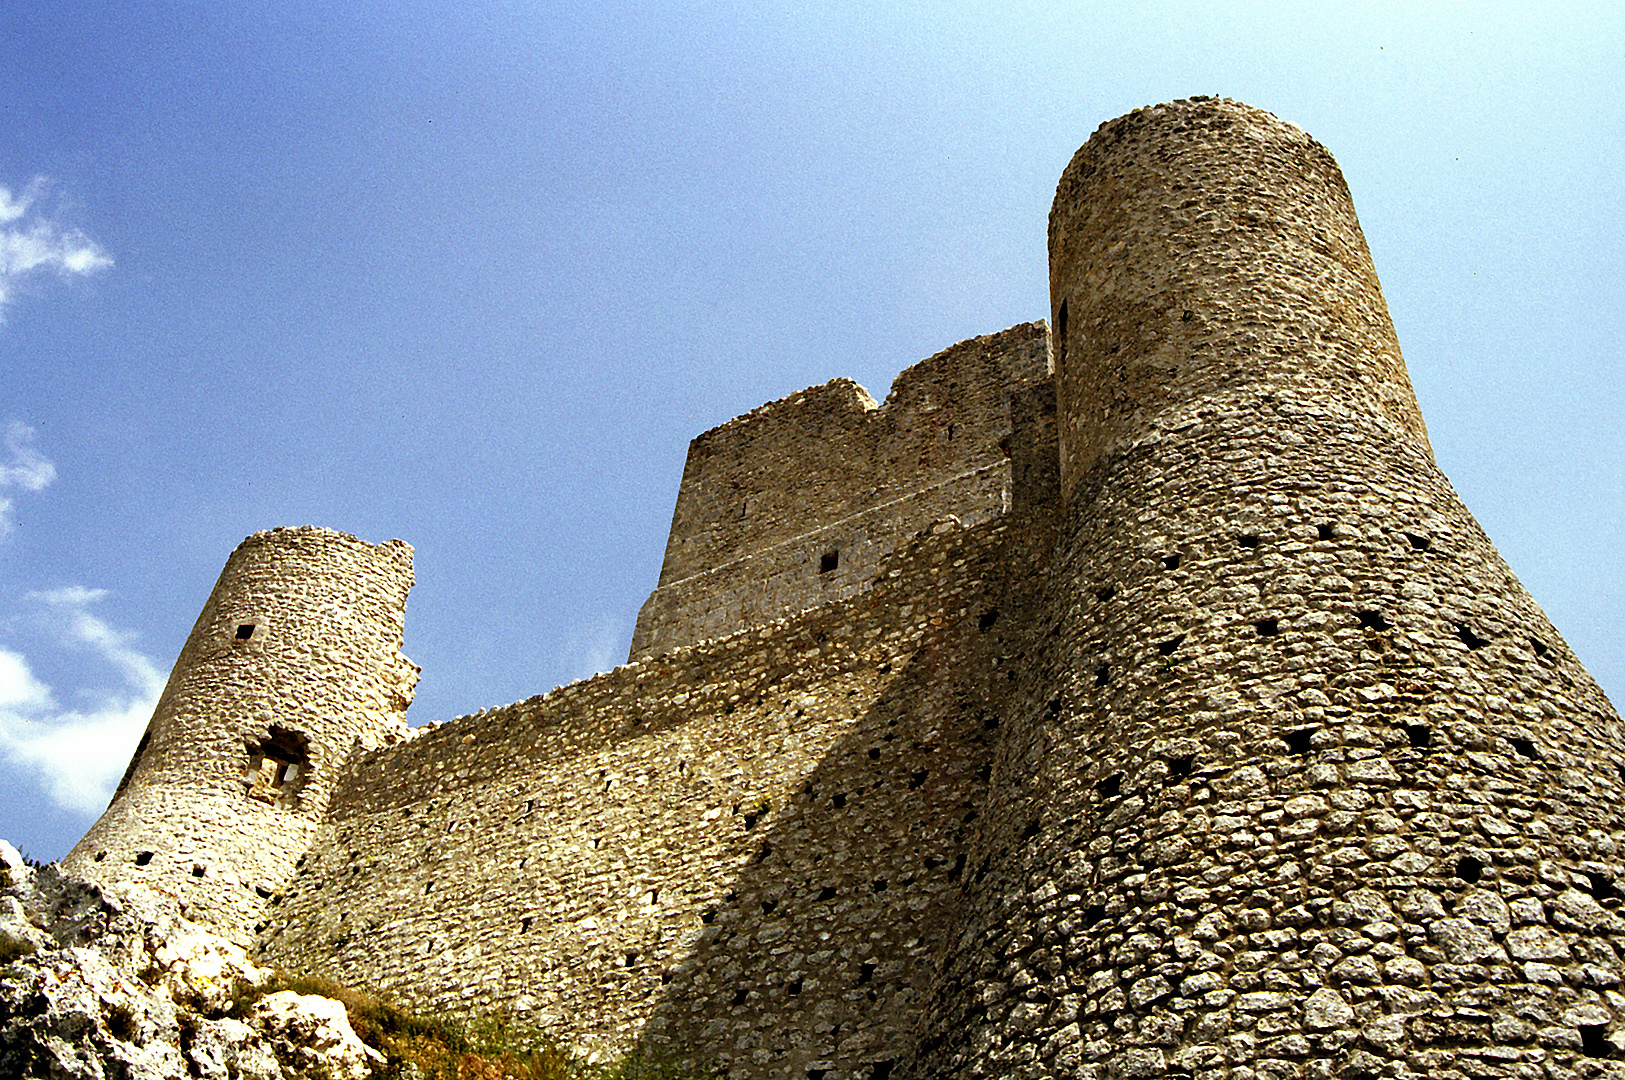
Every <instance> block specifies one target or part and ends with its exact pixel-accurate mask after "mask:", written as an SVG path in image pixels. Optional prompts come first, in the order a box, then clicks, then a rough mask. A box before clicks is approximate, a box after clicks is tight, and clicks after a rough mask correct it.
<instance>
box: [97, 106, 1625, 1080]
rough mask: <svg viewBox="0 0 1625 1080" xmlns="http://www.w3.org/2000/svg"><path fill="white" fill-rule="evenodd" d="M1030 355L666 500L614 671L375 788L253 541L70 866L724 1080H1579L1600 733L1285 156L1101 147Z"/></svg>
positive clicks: (833, 390)
mask: <svg viewBox="0 0 1625 1080" xmlns="http://www.w3.org/2000/svg"><path fill="white" fill-rule="evenodd" d="M1049 247H1050V272H1051V311H1050V316H1051V318H1050V321H1049V323H1048V324H1043V323H1032V324H1026V325H1023V326H1018V327H1013V328H1011V329H1010V330H1006V331H1004V332H1002V333H999V334H995V335H990V336H988V337H985V338H977V339H974V340H973V341H969V342H965V343H962V344H960V345H958V346H955V347H954V348H952V349H949V350H946V351H945V352H943V353H940V354H938V355H937V356H935V357H932V358H931V359H930V360H927V361H925V362H923V363H922V364H920V365H918V366H917V367H915V368H913V369H910V371H908V372H904V373H903V374H902V375H901V376H899V378H898V380H897V383H896V385H895V386H894V388H893V391H892V394H891V395H890V396H889V397H888V399H887V401H886V402H885V403H884V404H882V405H878V406H877V405H876V404H875V403H874V402H873V400H872V399H870V398H869V397H868V395H867V394H866V393H864V392H863V390H862V388H861V387H857V386H856V385H855V384H852V383H849V382H846V381H841V380H838V381H837V382H834V383H831V384H828V385H827V386H824V387H818V388H814V389H812V390H808V391H804V392H802V393H801V394H797V395H794V396H792V397H790V398H787V399H784V400H783V401H780V402H774V403H772V404H770V405H767V406H764V407H762V408H761V409H758V410H756V411H755V412H753V413H751V414H749V415H748V416H746V417H741V418H740V419H738V420H735V421H732V422H730V423H729V424H725V425H723V426H722V427H720V428H718V429H716V430H714V431H712V432H708V433H706V434H705V435H702V436H700V437H699V438H697V439H696V440H695V441H694V443H693V445H692V446H691V447H690V451H689V461H688V466H687V468H686V469H685V471H684V479H683V485H682V489H681V491H680V492H679V495H678V500H677V511H676V513H675V514H674V518H673V527H672V534H671V540H670V543H669V544H668V547H667V553H666V563H665V567H664V569H663V571H662V574H661V580H660V583H659V587H658V588H657V589H656V590H655V593H654V594H653V595H652V596H651V597H650V601H649V603H648V604H646V605H645V608H644V611H643V614H642V616H641V617H640V620H639V627H638V633H637V637H636V638H635V642H634V648H633V659H632V660H631V662H629V663H628V664H626V665H624V666H622V667H619V668H617V669H615V670H614V671H612V672H608V673H606V674H603V675H599V676H596V677H594V678H592V679H588V680H584V681H582V682H578V683H574V684H571V685H570V686H567V687H563V688H560V689H558V690H555V691H554V692H552V693H550V694H547V695H544V696H540V697H537V698H533V699H531V700H529V701H524V702H519V703H516V704H513V705H508V706H503V707H500V708H495V709H487V710H482V711H480V712H478V713H475V714H473V715H471V716H465V717H461V718H458V719H456V720H452V721H450V722H448V723H445V724H442V725H438V726H432V727H429V728H426V729H419V731H418V733H417V734H416V735H415V736H414V737H409V738H408V737H403V735H402V732H401V730H400V728H399V716H400V713H401V711H402V710H404V708H405V705H406V702H407V701H408V700H409V697H410V693H411V686H412V683H413V682H414V681H415V669H413V668H412V667H411V665H410V664H408V663H407V662H406V661H405V660H404V659H402V658H401V657H400V656H399V652H398V650H399V645H400V618H401V613H402V611H403V610H404V602H405V592H406V589H407V588H408V587H409V586H410V581H411V570H410V550H409V549H407V548H406V547H405V545H403V544H400V543H399V542H398V541H391V542H390V543H389V544H385V545H381V546H379V547H373V546H371V545H368V544H365V543H363V542H361V541H358V540H356V539H354V538H353V537H346V536H343V535H341V534H337V533H330V532H326V531H324V530H312V529H301V530H277V531H273V532H270V533H262V534H257V535H256V536H254V537H251V538H250V539H249V540H247V541H245V543H244V547H243V548H242V549H239V552H238V553H237V554H234V555H233V556H232V560H231V561H230V562H229V563H228V564H227V569H226V572H225V573H224V574H223V575H222V578H221V582H220V584H219V585H218V586H217V587H216V589H215V593H214V595H213V596H212V597H211V598H210V601H209V605H208V607H207V608H206V609H205V614H204V617H203V618H202V619H200V621H199V624H198V627H197V629H195V630H194V632H193V635H192V638H191V639H190V640H189V641H188V643H187V645H186V648H185V650H183V652H182V654H181V658H180V660H179V661H178V663H177V665H176V669H175V673H174V675H173V676H172V677H171V682H170V688H169V690H168V691H167V692H166V694H165V697H164V699H163V701H162V702H161V703H160V705H159V708H158V710H157V713H156V714H155V716H154V718H153V721H152V724H151V726H150V728H149V733H148V736H147V738H145V739H144V740H143V744H142V749H141V750H140V751H138V753H137V755H136V758H135V760H134V761H133V762H132V763H131V769H130V772H129V775H128V776H127V778H126V781H125V783H124V784H123V785H122V786H121V788H120V791H119V794H118V795H116V796H115V797H114V800H113V803H112V805H111V806H110V807H109V809H108V811H107V813H106V814H105V815H104V817H103V819H102V821H101V822H99V823H98V824H97V826H96V827H95V828H94V829H93V830H92V831H91V833H90V834H88V835H87V837H86V839H85V840H84V841H83V842H82V843H81V844H80V845H79V846H78V847H76V848H75V849H74V851H73V852H72V853H71V854H70V856H69V857H68V860H67V863H68V865H69V868H70V869H72V870H74V871H76V872H79V873H82V874H85V875H86V876H89V877H91V878H93V879H95V880H98V881H101V882H104V883H106V884H108V885H110V886H116V885H118V884H119V883H121V882H145V883H148V884H153V885H157V886H158V887H160V888H162V889H163V890H165V891H168V892H171V893H173V894H174V895H176V896H177V897H178V898H180V899H181V900H182V901H183V902H185V903H186V904H188V905H189V906H190V907H192V908H193V909H194V910H195V911H197V912H198V913H200V915H201V916H203V917H207V918H210V919H211V920H213V921H214V922H215V923H216V924H217V925H219V926H220V927H221V928H222V929H223V930H224V931H225V932H227V933H228V934H232V935H235V936H236V937H237V939H238V940H240V941H242V942H244V943H247V944H252V945H253V946H254V948H255V950H256V955H257V956H258V957H259V958H260V959H261V960H262V962H267V963H276V964H281V965H284V966H288V967H293V968H303V969H309V970H312V971H314V972H318V973H321V974H324V975H328V976H332V977H336V978H339V979H341V980H345V981H348V982H351V983H354V984H358V985H360V986H363V987H366V988H369V989H372V990H375V991H378V992H381V993H384V994H386V995H390V996H393V997H395V998H398V999H400V1000H402V1001H403V1002H405V1003H407V1004H412V1005H418V1006H422V1007H429V1008H437V1009H449V1010H453V1011H462V1012H478V1011H483V1010H492V1009H503V1010H509V1011H512V1012H514V1013H516V1014H518V1015H519V1016H521V1017H523V1018H527V1019H529V1020H531V1021H533V1022H535V1023H538V1024H542V1025H545V1026H547V1027H549V1028H551V1029H553V1030H554V1031H556V1032H559V1033H561V1034H564V1035H566V1036H569V1037H571V1038H575V1039H577V1040H580V1041H583V1042H599V1043H602V1044H606V1045H612V1046H626V1045H630V1044H632V1043H635V1042H639V1041H642V1042H645V1043H650V1044H656V1045H666V1046H670V1047H673V1048H676V1049H678V1050H679V1051H680V1052H682V1053H685V1054H691V1055H693V1056H695V1057H698V1058H703V1059H707V1060H710V1061H713V1062H715V1063H717V1064H719V1065H720V1066H721V1067H722V1068H724V1069H725V1070H726V1072H727V1074H728V1075H729V1076H731V1077H742V1078H743V1077H751V1078H755V1077H761V1078H769V1077H772V1078H783V1080H802V1078H805V1080H845V1078H849V1077H850V1078H860V1077H861V1078H885V1077H901V1076H917V1077H937V1076H952V1077H967V1078H968V1077H1032V1078H1044V1077H1097V1078H1107V1077H1130V1076H1188V1077H1203V1078H1209V1077H1211V1078H1220V1077H1224V1078H1231V1080H1243V1078H1248V1080H1251V1078H1261V1077H1332V1076H1342V1077H1407V1076H1429V1077H1461V1078H1467V1077H1472V1078H1480V1077H1484V1078H1487V1077H1519V1078H1523V1077H1552V1078H1558V1077H1562V1078H1567V1077H1590V1076H1603V1075H1608V1076H1612V1075H1625V1062H1622V1061H1620V1060H1619V1059H1618V1056H1619V1053H1620V1048H1621V1045H1622V1041H1625V1034H1622V1023H1625V993H1622V986H1621V978H1622V973H1625V961H1622V955H1625V954H1622V952H1621V949H1622V948H1625V921H1622V919H1621V916H1620V906H1621V902H1622V891H1625V881H1622V876H1625V861H1622V858H1621V853H1620V850H1619V844H1620V833H1621V809H1622V807H1625V767H1622V766H1621V765H1620V764H1619V763H1620V762H1622V761H1625V728H1622V727H1621V724H1620V719H1619V716H1618V714H1617V713H1616V712H1615V711H1614V709H1613V708H1612V707H1611V706H1610V705H1609V703H1608V702H1607V700H1606V699H1605V698H1604V696H1603V694H1602V693H1601V691H1600V690H1599V689H1598V687H1597V686H1596V684H1595V683H1594V682H1593V681H1592V680H1591V678H1590V677H1589V676H1588V675H1587V674H1586V672H1585V671H1584V670H1583V669H1582V668H1581V666H1580V664H1579V663H1578V661H1577V660H1576V659H1575V657H1574V655H1573V654H1572V652H1570V650H1569V649H1568V648H1567V646H1566V645H1565V644H1564V643H1563V641H1562V639H1561V637H1560V636H1559V635H1558V634H1557V632H1556V630H1554V629H1553V628H1552V627H1551V625H1550V624H1549V623H1548V622H1547V620H1546V619H1545V617H1544V616H1543V615H1542V614H1541V612H1540V610H1539V609H1538V607H1536V605H1535V604H1534V602H1533V601H1532V600H1531V599H1530V598H1529V596H1528V595H1527V594H1526V593H1525V591H1524V590H1523V588H1522V587H1521V586H1520V585H1519V584H1518V582H1517V580H1516V579H1515V578H1514V577H1513V575H1512V573H1511V571H1510V570H1509V569H1508V568H1507V567H1506V565H1505V564H1504V563H1503V562H1502V561H1501V559H1500V557H1499V556H1498V555H1497V553H1496V552H1495V549H1494V547H1493V546H1492V545H1491V544H1490V542H1489V540H1488V539H1487V538H1486V537H1485V536H1484V534H1483V532H1482V531H1481V530H1480V529H1479V527H1478V525H1477V524H1476V523H1475V522H1474V521H1473V519H1472V517H1471V515H1470V514H1469V513H1468V512H1467V510H1466V509H1465V507H1463V506H1462V505H1461V503H1460V501H1459V500H1458V499H1457V497H1456V495H1455V493H1454V492H1453V491H1452V490H1451V488H1450V485H1449V483H1448V482H1447V481H1446V480H1445V478H1444V476H1443V475H1442V474H1440V472H1439V470H1438V468H1437V466H1436V465H1435V463H1434V461H1433V458H1432V453H1431V450H1430V448H1429V445H1428V441H1427V435H1426V430H1425V428H1424V426H1423V423H1422V418H1421V415H1420V413H1419V412H1418V410H1417V406H1416V401H1415V398H1414V395H1413V394H1412V392H1411V388H1410V385H1409V382H1408V379H1407V376H1406V373H1405V367H1404V362H1403V360H1402V358H1401V355H1400V351H1399V346H1398V344H1397V342H1396V341H1395V339H1394V334H1393V327H1392V324H1391V322H1390V320H1389V317H1388V313H1387V308H1386V305H1385V304H1384V301H1383V298H1382V293H1381V290H1380V288H1379V286H1378V283H1377V278H1376V273H1375V270H1374V268H1373V266H1372V263H1371V258H1370V254H1369V252H1368V251H1367V249H1366V246H1365V242H1364V239H1363V237H1362V236H1361V233H1360V229H1359V225H1358V222H1357V220H1356V218H1355V215H1354V210H1353V206H1352V204H1351V202H1350V199H1349V195H1348V191H1347V188H1346V186H1345V185H1344V182H1343V179H1342V176H1341V173H1340V172H1339V170H1338V168H1337V165H1336V163H1335V162H1334V161H1333V160H1332V158H1331V156H1330V154H1328V153H1327V152H1326V150H1325V149H1324V148H1322V147H1321V146H1320V145H1319V144H1318V143H1316V142H1315V141H1314V140H1313V139H1311V138H1310V137H1309V136H1307V135H1305V134H1304V133H1303V132H1302V131H1301V130H1299V129H1298V128H1296V127H1293V126H1292V125H1290V124H1287V123H1284V122H1282V121H1280V120H1278V119H1276V118H1275V117H1273V116H1271V115H1269V114H1268V113H1264V112H1261V111H1259V110H1256V109H1252V108H1249V107H1247V106H1244V105H1241V104H1238V103H1236V102H1232V101H1224V100H1216V99H1212V98H1193V99H1190V100H1186V101H1180V102H1175V103H1172V104H1169V105H1161V106H1155V107H1151V108H1146V109H1141V110H1138V111H1136V112H1134V113H1131V114H1129V115H1127V116H1125V117H1121V118H1119V119H1117V120H1114V121H1111V122H1110V123H1107V124H1105V125H1102V127H1101V128H1100V129H1099V130H1098V131H1097V132H1096V133H1095V134H1094V136H1093V137H1092V138H1091V139H1090V140H1089V142H1088V143H1087V144H1086V145H1085V146H1084V147H1083V148H1082V149H1081V150H1079V151H1078V154H1077V156H1076V157H1075V158H1074V159H1073V161H1072V163H1071V165H1070V166H1069V167H1068V168H1067V170H1066V173H1065V174H1064V175H1063V177H1062V178H1061V183H1060V186H1059V189H1058V191H1057V194H1056V200H1055V206H1054V210H1053V211H1052V214H1051V219H1050V237H1049Z"/></svg>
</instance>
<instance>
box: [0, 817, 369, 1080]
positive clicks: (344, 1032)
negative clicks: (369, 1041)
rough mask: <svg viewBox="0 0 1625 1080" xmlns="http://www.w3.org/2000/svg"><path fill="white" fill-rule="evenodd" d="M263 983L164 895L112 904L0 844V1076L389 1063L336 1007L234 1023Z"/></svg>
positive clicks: (286, 1009) (288, 1006) (173, 1075)
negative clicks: (238, 999)
mask: <svg viewBox="0 0 1625 1080" xmlns="http://www.w3.org/2000/svg"><path fill="white" fill-rule="evenodd" d="M268 975H269V973H268V972H267V971H266V970H265V969H262V968H259V967H257V966H255V965H254V964H253V963H251V962H250V961H249V959H248V957H247V954H246V953H245V952H244V950H243V949H242V948H241V947H240V946H237V945H234V944H232V943H231V942H229V941H227V940H226V939H225V938H222V937H220V936H219V935H218V934H215V933H212V932H211V931H209V930H206V929H204V928H203V927H201V926H198V925H197V924H195V923H193V922H191V921H189V920H188V919H187V918H185V916H183V915H182V914H181V913H180V911H179V909H178V906H177V905H176V904H175V903H174V901H172V900H170V899H168V898H166V897H164V896H162V895H161V894H159V893H156V892H154V891H152V890H150V889H143V888H140V887H131V888H129V889H126V890H124V891H122V892H121V893H120V894H119V895H117V896H114V895H111V894H109V893H106V892H103V891H102V890H101V889H100V888H98V887H97V886H95V885H92V884H90V883H89V882H86V881H83V880H81V879H78V878H74V877H70V876H68V875H66V874H64V873H62V872H61V871H60V870H59V869H57V868H56V867H55V866H45V867H41V868H38V869H36V868H34V867H30V866H28V865H27V864H26V863H25V862H24V860H23V857H22V856H21V855H20V854H19V853H18V852H17V849H16V848H15V847H13V846H11V845H10V844H9V843H6V842H5V841H3V840H0V1076H4V1077H7V1078H17V1080H24V1078H33V1077H38V1078H41V1080H44V1078H50V1080H115V1078H117V1080H181V1078H187V1080H191V1078H196V1077H201V1078H203V1080H296V1078H307V1077H309V1078H316V1077H320V1078H323V1080H366V1078H367V1077H369V1076H371V1075H372V1073H373V1070H374V1068H375V1067H376V1066H381V1065H383V1064H384V1060H385V1059H384V1057H383V1055H381V1054H379V1053H378V1052H377V1051H376V1050H374V1049H373V1048H372V1047H370V1046H367V1045H366V1044H365V1043H363V1042H362V1041H361V1040H360V1039H359V1038H357V1037H356V1034H355V1031H354V1030H352V1029H351V1027H350V1022H349V1018H348V1016H347V1015H346V1013H345V1010H344V1006H343V1005H342V1004H341V1003H339V1002H337V1001H334V1000H333V999H331V998H325V997H318V996H315V995H310V994H297V993H294V992H293V991H290V990H282V991H278V992H276V993H273V994H268V995H266V996H265V997H263V998H261V999H260V1000H259V1001H257V1002H255V1003H254V1004H253V1005H252V1006H251V1007H250V1008H249V1009H248V1011H247V1015H246V1016H244V1017H242V1018H236V1017H233V1016H231V1015H229V1014H230V1012H231V1011H232V1007H233V1003H234V1000H235V995H236V993H237V992H238V991H239V990H240V989H241V988H244V987H254V986H261V985H263V984H264V983H265V980H266V979H267V977H268Z"/></svg>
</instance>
